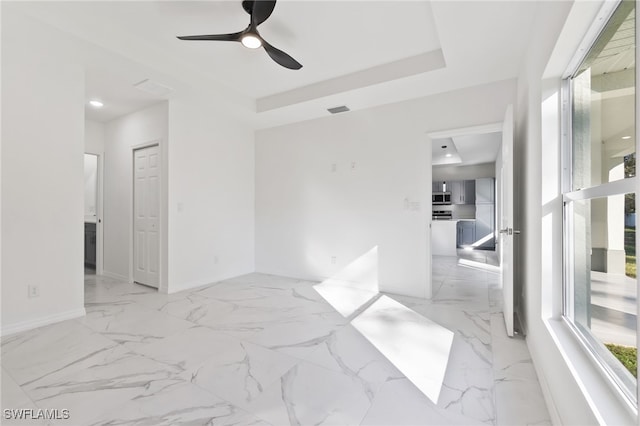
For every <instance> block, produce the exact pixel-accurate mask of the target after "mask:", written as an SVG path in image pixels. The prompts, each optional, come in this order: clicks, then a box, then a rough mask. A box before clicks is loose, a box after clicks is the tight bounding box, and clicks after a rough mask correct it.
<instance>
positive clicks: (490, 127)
mask: <svg viewBox="0 0 640 426" xmlns="http://www.w3.org/2000/svg"><path fill="white" fill-rule="evenodd" d="M502 129H503V123H502V122H494V123H488V124H481V125H478V126H468V127H456V128H452V129H447V130H439V131H437V132H429V133H427V136H428V140H429V142H430V143H429V153H431V143H433V140H434V139H444V138H453V137H458V136H470V135H482V134H486V133H497V132H502ZM500 147H501V149H502V144H500ZM429 167H430V170H431V174H430V175H431V180H432V181H433V164H431V162H429ZM427 186H428V187H429V191H428V192H429V193H428V196H427V200H431V199H432V191H433V188H432V185H430V184H429V185H427ZM495 199H496V204H498V203H499V205H502V194H499V195H498V194H497V193H496V198H495ZM495 208H496V211H497V210H498V208H499V206H498V205H496V207H495ZM430 212H431V209H429V208H426V209H425V214H426V215H427V218H426V220H427V221H428V223H429V226H428V230H429V232H428V238H429V240H428V241H427V245H428V247H429V257H430V259H429V260H428V262H429V271H428V277H429V280H431V279H432V278H433V271H432V270H431V269H432V266H431V265H432V264H433V253H432V250H431V240H432V236H431V223H432V217H431V216H432V215H431V214H430ZM497 226H498V223H497V222H496V227H497ZM496 251H497V247H496ZM432 284H433V283H431V285H430V286H429V287H430V288H431V289H432V287H433V285H432ZM431 297H432V294H429V298H431Z"/></svg>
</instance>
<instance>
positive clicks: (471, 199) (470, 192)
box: [463, 180, 476, 204]
mask: <svg viewBox="0 0 640 426" xmlns="http://www.w3.org/2000/svg"><path fill="white" fill-rule="evenodd" d="M463 197H464V198H463V199H464V204H475V203H476V181H475V180H465V181H464V196H463Z"/></svg>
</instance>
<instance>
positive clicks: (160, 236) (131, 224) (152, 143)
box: [129, 139, 166, 292]
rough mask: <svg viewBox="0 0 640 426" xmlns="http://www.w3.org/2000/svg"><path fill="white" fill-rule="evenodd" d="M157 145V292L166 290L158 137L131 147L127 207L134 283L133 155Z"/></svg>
mask: <svg viewBox="0 0 640 426" xmlns="http://www.w3.org/2000/svg"><path fill="white" fill-rule="evenodd" d="M154 146H157V147H158V156H159V157H160V158H159V161H158V164H159V165H160V167H159V168H158V173H159V174H160V176H159V179H158V182H159V188H158V204H159V205H158V220H159V223H160V226H159V229H158V256H159V259H158V265H159V268H158V288H156V290H157V291H158V292H161V291H162V292H166V290H162V289H164V286H163V283H164V274H163V271H164V261H165V259H164V256H163V253H164V229H163V228H164V227H163V223H164V215H163V208H162V206H163V205H164V197H163V189H164V185H163V179H164V168H163V164H164V163H163V161H164V160H163V157H164V156H163V155H162V144H161V140H160V139H155V140H152V141H149V142H144V143H141V144H138V145H133V146H132V147H131V156H130V158H131V169H130V170H131V181H130V185H131V186H130V188H131V191H130V194H129V196H130V197H129V202H130V206H131V208H130V209H129V214H130V219H131V220H129V283H130V284H133V283H134V274H133V268H134V266H133V265H134V261H135V244H134V240H135V232H134V231H135V224H134V223H135V213H134V209H135V179H136V176H135V167H136V164H135V155H136V151H138V150H140V149H145V148H151V147H154ZM150 288H154V287H150Z"/></svg>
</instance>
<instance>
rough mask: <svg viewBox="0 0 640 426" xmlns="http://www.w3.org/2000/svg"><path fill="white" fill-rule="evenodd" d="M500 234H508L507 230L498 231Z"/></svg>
mask: <svg viewBox="0 0 640 426" xmlns="http://www.w3.org/2000/svg"><path fill="white" fill-rule="evenodd" d="M500 233H501V234H509V228H504V229H501V230H500Z"/></svg>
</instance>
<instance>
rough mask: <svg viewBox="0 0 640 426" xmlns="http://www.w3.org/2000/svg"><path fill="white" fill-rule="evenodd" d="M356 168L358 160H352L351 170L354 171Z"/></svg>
mask: <svg viewBox="0 0 640 426" xmlns="http://www.w3.org/2000/svg"><path fill="white" fill-rule="evenodd" d="M355 169H356V162H355V161H352V162H351V170H352V171H353V170H355Z"/></svg>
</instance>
